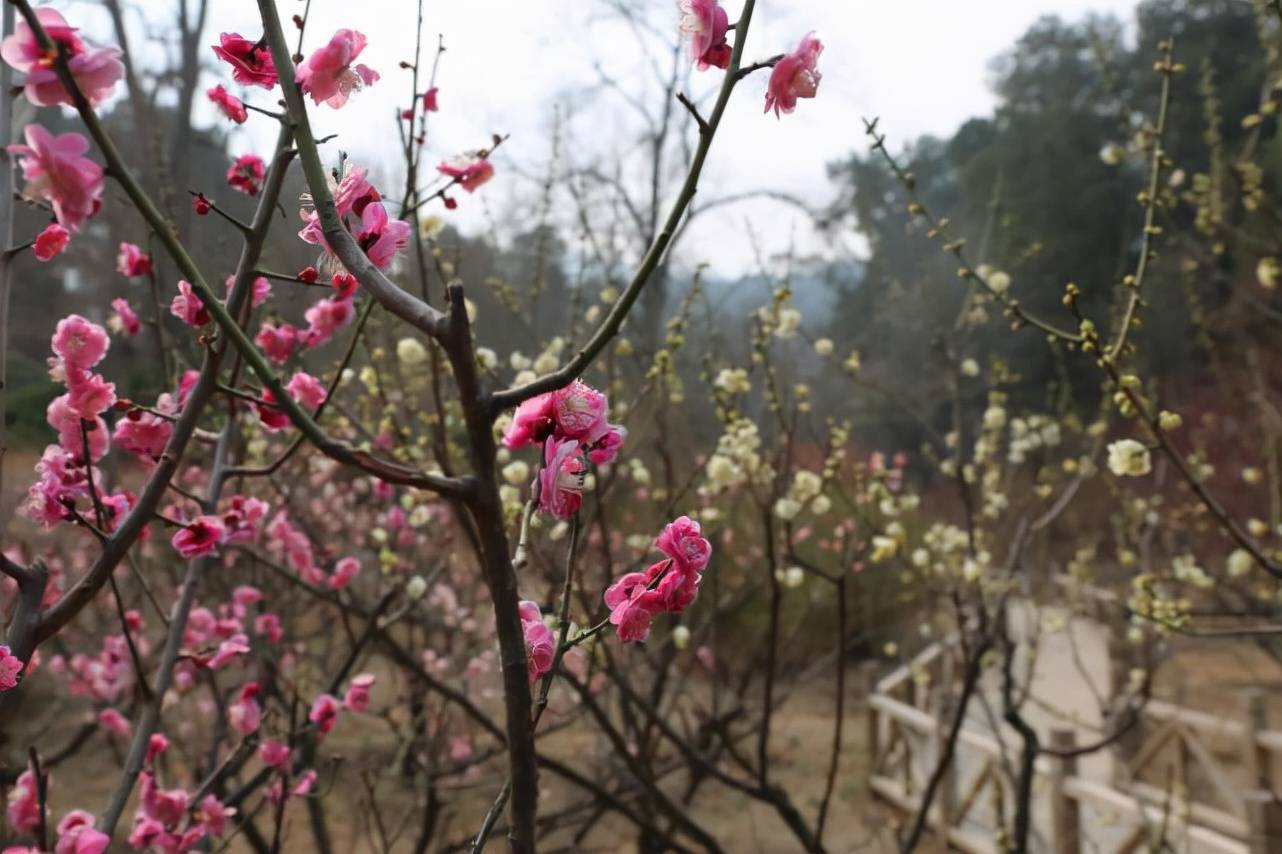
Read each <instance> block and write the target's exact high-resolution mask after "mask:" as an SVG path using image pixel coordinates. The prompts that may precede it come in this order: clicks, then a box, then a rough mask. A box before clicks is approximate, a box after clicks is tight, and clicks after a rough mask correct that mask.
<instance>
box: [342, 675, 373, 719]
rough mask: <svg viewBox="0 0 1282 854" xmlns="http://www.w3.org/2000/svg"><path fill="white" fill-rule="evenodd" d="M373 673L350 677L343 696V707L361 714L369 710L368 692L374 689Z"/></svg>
mask: <svg viewBox="0 0 1282 854" xmlns="http://www.w3.org/2000/svg"><path fill="white" fill-rule="evenodd" d="M374 682H375V679H374V674H373V673H359V674H357V675H356V676H353V677H352V681H351V684H349V685H348V687H347V693H346V694H344V695H343V706H344V707H346V708H347V709H349V710H351V711H353V712H363V711H365V710H366V709H368V708H369V692H370V688H372V687H374Z"/></svg>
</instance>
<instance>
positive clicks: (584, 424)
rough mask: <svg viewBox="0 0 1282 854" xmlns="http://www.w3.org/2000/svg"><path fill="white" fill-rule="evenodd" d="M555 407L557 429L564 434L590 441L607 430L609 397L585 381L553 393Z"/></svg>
mask: <svg viewBox="0 0 1282 854" xmlns="http://www.w3.org/2000/svg"><path fill="white" fill-rule="evenodd" d="M552 406H553V412H554V414H555V417H556V427H557V432H558V433H559V434H560V435H562V436H565V437H568V438H570V439H579V440H581V441H585V442H587V441H593V440H595V439H597V438H599V437H600V436H602V435H603V434H604V433H605V431H606V429H607V427H606V421H605V415H606V408H607V406H608V402H607V400H606V396H605V395H604V394H602V393H601V392H599V391H597V390H596V389H594V388H592V386H590V385H588V384H587V383H585V382H583V381H582V380H575V381H574V382H572V383H570V384H569V385H567V386H566V387H565V388H562V389H558V390H557V391H554V392H552Z"/></svg>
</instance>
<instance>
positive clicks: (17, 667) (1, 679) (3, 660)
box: [0, 644, 22, 691]
mask: <svg viewBox="0 0 1282 854" xmlns="http://www.w3.org/2000/svg"><path fill="white" fill-rule="evenodd" d="M20 673H22V659H21V658H18V657H17V656H16V655H14V654H13V651H12V650H10V649H9V647H8V646H6V645H4V644H0V691H11V690H13V689H14V688H15V687H17V685H18V674H20Z"/></svg>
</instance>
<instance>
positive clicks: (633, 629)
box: [604, 516, 712, 641]
mask: <svg viewBox="0 0 1282 854" xmlns="http://www.w3.org/2000/svg"><path fill="white" fill-rule="evenodd" d="M655 547H656V548H657V549H658V550H659V551H661V552H663V554H664V555H665V558H664V559H663V560H660V561H657V562H655V563H653V564H651V565H650V566H649V567H648V568H647V569H646V570H645V571H644V572H629V573H627V574H626V575H623V576H622V577H620V578H619V579H618V580H617V581H615V582H614V583H613V584H611V585H610V586H609V588H607V589H606V591H605V597H604V598H605V604H606V606H607V607H609V609H610V623H611V625H613V626H614V627H615V628H616V630H617V631H618V633H619V638H620V640H623V641H643V640H645V639H646V638H647V637H649V636H650V625H651V622H652V621H653V620H654V615H655V614H659V613H663V612H667V613H671V614H679V613H681V612H682V611H684V610H685V609H686V608H688V607H690V604H691V603H692V602H694V600H695V597H696V596H698V595H699V582H700V580H701V579H702V577H703V570H704V568H705V567H707V565H708V561H709V560H710V559H711V558H712V544H711V543H709V542H708V541H707V540H706V539H704V537H703V532H702V530H700V527H699V523H698V522H695V521H694V520H692V519H690V518H689V517H688V516H682V517H680V518H679V519H677V520H675V521H673V522H671V523H670V524H668V526H667V527H665V528H664V529H663V533H661V534H660V535H659V538H658V539H657V540H656V541H655Z"/></svg>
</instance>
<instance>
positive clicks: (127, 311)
mask: <svg viewBox="0 0 1282 854" xmlns="http://www.w3.org/2000/svg"><path fill="white" fill-rule="evenodd" d="M111 308H112V310H113V311H115V312H116V313H115V315H114V316H113V317H112V324H111V325H112V326H113V328H115V329H116V330H117V331H119V332H124V333H125V334H126V335H128V336H129V337H131V338H132V337H133V336H135V335H137V334H138V333H139V332H141V331H142V321H140V320H139V319H138V314H137V313H136V312H135V311H134V310H133V308H132V307H131V306H130V305H129V300H127V299H125V298H124V297H116V298H115V299H113V300H112V301H111Z"/></svg>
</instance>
